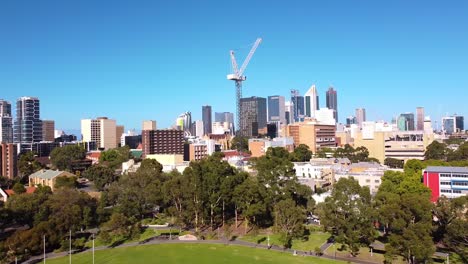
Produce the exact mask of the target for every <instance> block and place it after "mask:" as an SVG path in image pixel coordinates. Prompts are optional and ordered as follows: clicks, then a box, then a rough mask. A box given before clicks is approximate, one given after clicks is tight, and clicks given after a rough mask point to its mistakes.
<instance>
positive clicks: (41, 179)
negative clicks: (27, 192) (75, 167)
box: [29, 169, 75, 191]
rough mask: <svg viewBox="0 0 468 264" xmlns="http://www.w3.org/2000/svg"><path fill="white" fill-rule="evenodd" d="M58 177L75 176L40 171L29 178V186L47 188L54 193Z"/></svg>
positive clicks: (55, 171)
mask: <svg viewBox="0 0 468 264" xmlns="http://www.w3.org/2000/svg"><path fill="white" fill-rule="evenodd" d="M59 177H75V175H74V174H72V173H69V172H67V171H59V170H45V169H42V170H39V171H36V172H35V173H33V174H31V175H30V176H29V186H30V187H35V186H38V185H42V186H49V187H50V189H51V190H52V191H54V189H55V183H56V181H57V178H59Z"/></svg>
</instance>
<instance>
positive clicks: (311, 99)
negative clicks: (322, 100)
mask: <svg viewBox="0 0 468 264" xmlns="http://www.w3.org/2000/svg"><path fill="white" fill-rule="evenodd" d="M317 110H319V97H318V94H317V89H316V88H315V84H314V85H312V86H311V87H310V88H309V91H307V93H306V94H305V116H307V117H315V111H317Z"/></svg>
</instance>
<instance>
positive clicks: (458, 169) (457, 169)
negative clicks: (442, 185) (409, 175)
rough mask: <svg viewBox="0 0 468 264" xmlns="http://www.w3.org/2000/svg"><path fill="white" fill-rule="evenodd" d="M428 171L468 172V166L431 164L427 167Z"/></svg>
mask: <svg viewBox="0 0 468 264" xmlns="http://www.w3.org/2000/svg"><path fill="white" fill-rule="evenodd" d="M425 171H427V172H446V173H468V167H444V166H429V167H427V168H426V169H425Z"/></svg>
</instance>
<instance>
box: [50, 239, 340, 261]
mask: <svg viewBox="0 0 468 264" xmlns="http://www.w3.org/2000/svg"><path fill="white" fill-rule="evenodd" d="M47 263H51V264H60V263H69V259H68V257H63V258H57V259H50V260H47ZM72 263H77V264H79V263H92V254H91V253H90V252H86V253H81V254H76V255H72ZM95 263H96V264H99V263H113V264H118V263H165V264H170V263H191V264H197V263H226V264H229V263H232V264H237V263H258V264H261V263H269V264H274V263H297V264H301V263H315V264H327V263H341V262H337V261H334V260H328V259H322V258H316V257H304V256H293V255H292V254H290V253H282V252H277V251H272V250H266V249H258V248H249V247H243V246H233V245H218V244H164V245H144V246H137V247H124V248H115V249H107V250H100V251H96V252H95ZM342 263H344V262H342Z"/></svg>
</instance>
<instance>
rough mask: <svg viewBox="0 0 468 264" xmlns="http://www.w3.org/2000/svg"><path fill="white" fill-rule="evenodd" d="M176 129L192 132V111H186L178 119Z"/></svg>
mask: <svg viewBox="0 0 468 264" xmlns="http://www.w3.org/2000/svg"><path fill="white" fill-rule="evenodd" d="M176 129H178V130H182V131H187V132H190V131H191V129H192V113H191V112H184V113H182V114H180V115H179V117H177V119H176Z"/></svg>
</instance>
